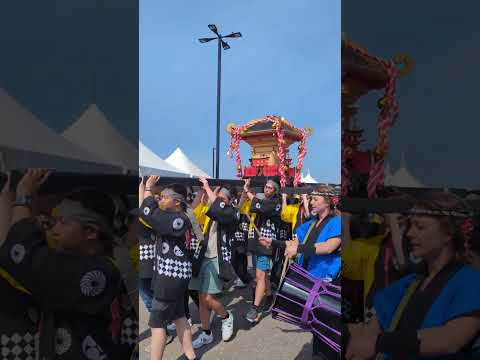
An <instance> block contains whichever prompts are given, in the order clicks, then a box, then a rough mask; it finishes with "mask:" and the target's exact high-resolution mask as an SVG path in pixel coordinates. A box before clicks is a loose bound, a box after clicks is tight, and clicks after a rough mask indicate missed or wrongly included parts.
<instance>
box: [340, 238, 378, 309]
mask: <svg viewBox="0 0 480 360" xmlns="http://www.w3.org/2000/svg"><path fill="white" fill-rule="evenodd" d="M384 237H385V235H383V234H382V235H377V236H373V237H371V238H368V239H364V238H359V239H355V240H352V241H350V242H349V243H348V244H346V245H345V246H343V247H342V264H343V268H342V275H343V276H345V277H346V278H347V279H350V280H363V283H364V286H363V289H364V293H363V298H364V300H365V299H366V297H367V295H368V292H369V291H370V288H371V286H372V284H373V281H374V279H375V261H376V260H377V257H378V254H379V252H380V246H381V244H382V241H383V239H384Z"/></svg>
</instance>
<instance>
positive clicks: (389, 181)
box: [385, 153, 423, 187]
mask: <svg viewBox="0 0 480 360" xmlns="http://www.w3.org/2000/svg"><path fill="white" fill-rule="evenodd" d="M388 172H390V168H388ZM385 185H390V186H399V187H423V184H422V183H421V182H420V181H419V180H417V179H416V178H415V177H414V176H413V175H412V174H411V173H410V171H409V170H408V168H407V162H406V160H405V153H402V157H401V161H400V167H399V168H398V170H397V171H395V172H394V173H393V175H390V176H389V177H387V176H385Z"/></svg>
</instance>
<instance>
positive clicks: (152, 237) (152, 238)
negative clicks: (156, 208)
mask: <svg viewBox="0 0 480 360" xmlns="http://www.w3.org/2000/svg"><path fill="white" fill-rule="evenodd" d="M150 239H151V240H152V241H156V240H157V237H156V236H155V234H154V233H151V234H150Z"/></svg>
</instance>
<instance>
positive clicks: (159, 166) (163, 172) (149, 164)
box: [138, 141, 189, 177]
mask: <svg viewBox="0 0 480 360" xmlns="http://www.w3.org/2000/svg"><path fill="white" fill-rule="evenodd" d="M138 149H139V163H140V169H139V170H140V174H141V175H142V176H147V175H160V176H171V177H188V176H189V174H185V173H184V172H182V171H181V170H179V169H177V168H175V167H174V166H172V165H170V164H169V163H167V162H166V161H165V160H162V159H161V158H160V157H159V156H157V154H155V153H154V152H153V151H152V150H150V149H149V148H148V147H146V146H145V145H144V144H143V143H142V142H141V141H139V143H138Z"/></svg>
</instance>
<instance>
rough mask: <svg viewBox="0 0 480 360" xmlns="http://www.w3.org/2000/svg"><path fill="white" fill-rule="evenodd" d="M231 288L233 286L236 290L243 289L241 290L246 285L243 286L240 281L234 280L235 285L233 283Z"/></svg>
mask: <svg viewBox="0 0 480 360" xmlns="http://www.w3.org/2000/svg"><path fill="white" fill-rule="evenodd" d="M233 286H235V287H236V288H238V289H243V288H245V287H247V284H245V283H244V282H243V281H242V280H241V279H237V280H235V283H234V285H233Z"/></svg>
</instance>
